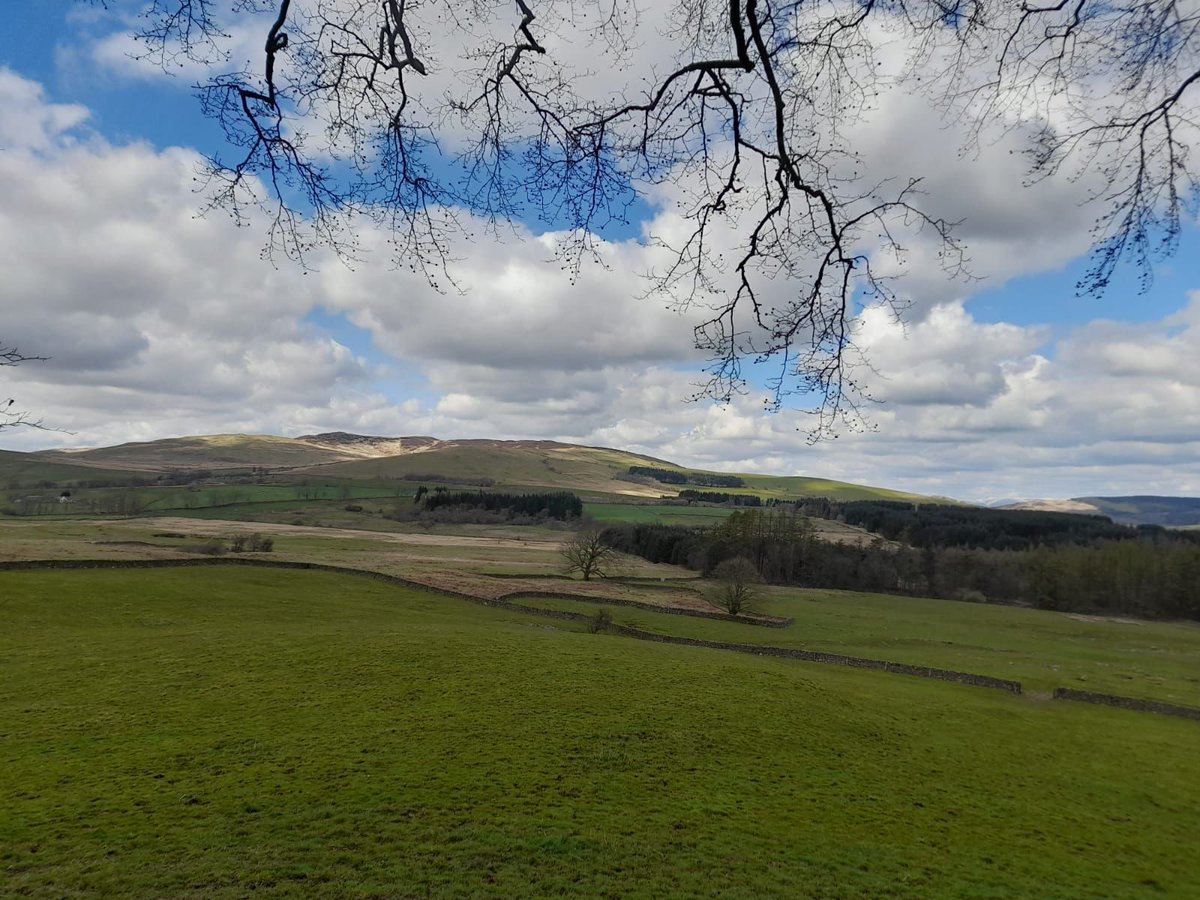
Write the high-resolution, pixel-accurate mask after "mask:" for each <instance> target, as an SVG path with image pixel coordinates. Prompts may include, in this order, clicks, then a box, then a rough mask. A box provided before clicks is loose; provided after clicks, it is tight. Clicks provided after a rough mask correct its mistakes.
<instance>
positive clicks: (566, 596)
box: [498, 590, 795, 628]
mask: <svg viewBox="0 0 1200 900" xmlns="http://www.w3.org/2000/svg"><path fill="white" fill-rule="evenodd" d="M521 597H527V598H529V599H531V600H536V599H541V600H580V601H582V602H584V603H597V604H603V605H606V606H627V607H630V608H632V609H642V610H645V611H646V612H657V613H666V614H667V615H670V616H690V617H692V618H694V619H716V620H717V621H719V622H736V623H738V624H739V625H757V626H758V627H760V628H787V627H788V626H789V625H791V624H793V623H794V622H795V620H794V619H787V618H781V617H779V616H772V617H771V618H769V619H748V618H746V617H745V616H731V615H730V614H729V613H723V612H708V611H707V610H703V609H684V608H683V607H681V606H656V605H655V604H653V603H643V602H642V601H640V600H626V599H625V598H623V597H602V596H600V595H599V594H571V593H567V592H566V591H538V590H526V591H513V592H512V593H511V594H502V595H501V596H500V597H499V598H498V599H501V600H517V599H519V598H521Z"/></svg>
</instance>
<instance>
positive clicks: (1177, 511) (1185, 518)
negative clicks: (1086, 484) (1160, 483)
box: [1005, 495, 1200, 528]
mask: <svg viewBox="0 0 1200 900" xmlns="http://www.w3.org/2000/svg"><path fill="white" fill-rule="evenodd" d="M1005 509H1029V510H1036V511H1039V512H1072V513H1080V514H1082V515H1091V516H1107V517H1108V518H1110V519H1112V520H1113V521H1114V522H1117V523H1120V524H1122V525H1162V526H1165V527H1168V528H1186V527H1193V526H1197V525H1200V497H1158V496H1153V495H1135V496H1130V497H1073V498H1071V499H1070V500H1024V501H1021V502H1020V503H1012V504H1009V505H1008V506H1006V507H1005Z"/></svg>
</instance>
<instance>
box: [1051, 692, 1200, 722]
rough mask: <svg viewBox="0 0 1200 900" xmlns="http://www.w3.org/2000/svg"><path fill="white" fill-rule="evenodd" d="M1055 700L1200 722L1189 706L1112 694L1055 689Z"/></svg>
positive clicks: (1199, 710)
mask: <svg viewBox="0 0 1200 900" xmlns="http://www.w3.org/2000/svg"><path fill="white" fill-rule="evenodd" d="M1054 699H1055V700H1076V701H1078V702H1080V703H1098V704H1100V705H1101V706H1119V707H1121V708H1122V709H1136V710H1138V711H1139V712H1152V713H1158V714H1159V715H1163V716H1180V717H1182V718H1184V719H1195V720H1196V721H1198V722H1200V709H1195V708H1193V707H1191V706H1176V705H1175V704H1174V703H1161V702H1159V701H1158V700H1139V699H1138V698H1136V697H1118V696H1115V695H1114V694H1097V693H1094V692H1092V691H1077V690H1075V689H1074V688H1055V690H1054Z"/></svg>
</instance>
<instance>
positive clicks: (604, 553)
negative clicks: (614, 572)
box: [561, 528, 617, 581]
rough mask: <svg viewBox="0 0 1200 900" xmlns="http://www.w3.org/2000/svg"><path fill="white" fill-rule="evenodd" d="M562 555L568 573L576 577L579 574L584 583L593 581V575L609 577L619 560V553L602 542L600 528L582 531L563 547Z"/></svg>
mask: <svg viewBox="0 0 1200 900" xmlns="http://www.w3.org/2000/svg"><path fill="white" fill-rule="evenodd" d="M561 553H562V556H563V559H564V560H566V563H567V565H566V573H567V574H568V575H574V574H575V573H576V572H578V573H579V574H580V575H582V576H583V580H584V581H591V580H592V576H593V575H595V576H596V577H598V578H604V577H605V576H607V575H608V573H609V572H610V571H611V569H612V566H613V563H614V561H615V560H616V558H617V552H616V551H615V550H613V548H612V547H609V546H608V545H607V544H605V543H604V541H603V540H601V538H600V529H598V528H585V529H584V530H583V531H580V532H579V533H578V534H576V535H575V537H573V538H571V540H569V541H568V542H567V543H566V544H564V545H563V548H562V551H561Z"/></svg>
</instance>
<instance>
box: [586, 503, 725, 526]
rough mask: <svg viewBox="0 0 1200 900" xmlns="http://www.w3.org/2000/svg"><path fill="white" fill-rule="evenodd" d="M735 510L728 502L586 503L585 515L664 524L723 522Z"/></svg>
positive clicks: (608, 521) (606, 521) (603, 520)
mask: <svg viewBox="0 0 1200 900" xmlns="http://www.w3.org/2000/svg"><path fill="white" fill-rule="evenodd" d="M733 511H734V509H733V507H725V506H672V505H669V504H633V503H585V504H584V505H583V512H584V515H588V516H591V517H592V518H593V519H595V520H596V521H597V522H601V523H603V524H613V523H618V522H621V523H626V522H628V523H632V524H637V523H642V522H657V523H660V524H663V525H719V524H720V523H721V522H724V521H725V519H727V518H728V517H729V514H730V513H732V512H733Z"/></svg>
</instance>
